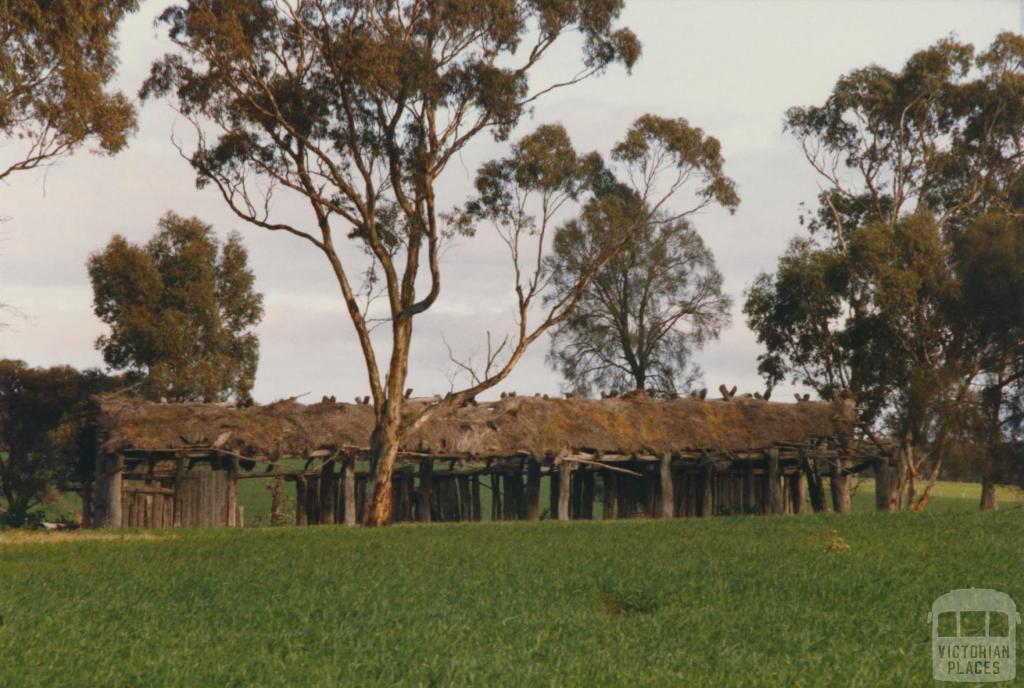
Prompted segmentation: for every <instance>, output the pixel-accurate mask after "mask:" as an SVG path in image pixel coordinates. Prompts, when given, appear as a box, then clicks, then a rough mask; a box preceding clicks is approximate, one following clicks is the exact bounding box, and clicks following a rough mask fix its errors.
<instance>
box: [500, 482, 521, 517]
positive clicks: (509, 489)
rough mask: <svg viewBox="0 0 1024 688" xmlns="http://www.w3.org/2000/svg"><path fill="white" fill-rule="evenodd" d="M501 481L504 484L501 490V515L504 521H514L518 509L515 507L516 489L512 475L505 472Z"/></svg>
mask: <svg viewBox="0 0 1024 688" xmlns="http://www.w3.org/2000/svg"><path fill="white" fill-rule="evenodd" d="M502 483H503V484H504V486H505V489H504V490H503V492H504V494H503V497H504V499H503V501H502V511H501V514H502V515H501V517H502V518H503V519H504V520H506V521H514V520H516V517H517V516H518V515H519V512H518V509H517V508H516V489H515V485H514V480H513V477H512V475H510V474H508V473H506V474H505V475H504V476H503V480H502Z"/></svg>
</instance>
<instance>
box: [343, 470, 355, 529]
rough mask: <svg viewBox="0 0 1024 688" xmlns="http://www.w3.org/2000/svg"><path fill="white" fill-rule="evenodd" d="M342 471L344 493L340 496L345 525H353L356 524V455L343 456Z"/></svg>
mask: <svg viewBox="0 0 1024 688" xmlns="http://www.w3.org/2000/svg"><path fill="white" fill-rule="evenodd" d="M343 471H344V475H343V477H342V480H343V481H344V485H343V490H344V493H343V495H342V496H343V498H344V502H345V525H347V526H354V525H355V524H356V457H354V456H348V457H346V458H345V463H344V469H343Z"/></svg>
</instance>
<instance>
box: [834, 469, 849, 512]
mask: <svg viewBox="0 0 1024 688" xmlns="http://www.w3.org/2000/svg"><path fill="white" fill-rule="evenodd" d="M831 483H832V510H833V511H835V512H836V513H837V514H845V513H849V511H850V477H849V476H848V475H846V472H845V471H844V470H843V463H842V461H840V460H839V459H836V460H835V461H833V462H832V480H831Z"/></svg>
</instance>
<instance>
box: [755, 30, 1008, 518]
mask: <svg viewBox="0 0 1024 688" xmlns="http://www.w3.org/2000/svg"><path fill="white" fill-rule="evenodd" d="M1022 95H1024V39H1022V38H1021V37H1019V36H1015V35H1012V34H1002V35H1000V36H998V37H997V38H996V40H995V41H994V42H993V44H992V45H991V46H990V47H989V48H988V49H987V50H985V51H984V52H982V53H980V54H976V53H975V50H974V48H973V46H970V45H967V44H963V43H959V42H957V41H955V40H953V39H946V40H943V41H940V42H938V43H936V44H935V45H933V46H931V47H930V48H927V49H925V50H922V51H920V52H918V53H915V54H914V55H913V56H912V57H911V58H910V59H909V60H908V61H907V62H906V64H905V65H904V67H903V68H902V69H901V70H900V71H898V72H891V71H889V70H886V69H884V68H881V67H878V66H871V67H866V68H863V69H858V70H854V71H853V72H851V73H849V74H847V75H845V76H843V77H841V78H840V79H839V80H838V81H837V82H836V85H835V87H834V89H833V91H832V94H831V95H830V96H829V98H828V99H827V100H826V102H825V103H824V104H823V105H821V106H811V107H802V108H793V109H791V110H790V111H789V112H788V113H787V120H786V127H787V129H788V130H789V131H790V132H791V133H793V134H794V135H795V136H796V137H797V139H798V140H799V141H800V142H801V145H802V146H803V150H804V152H805V154H806V157H807V160H808V162H809V163H810V165H811V166H812V167H813V168H814V169H815V171H816V172H817V173H818V174H819V176H820V178H821V179H822V180H823V182H824V188H823V190H822V191H821V192H820V193H819V195H818V201H819V203H818V207H817V208H816V209H814V212H813V213H812V214H811V215H810V217H809V218H806V219H807V220H808V222H807V225H808V229H809V234H808V235H807V236H805V237H801V238H798V239H795V240H794V241H793V242H792V243H791V245H790V247H789V249H788V250H787V252H786V254H785V255H784V256H783V257H782V258H781V259H780V261H779V265H778V269H777V270H776V272H775V273H774V274H762V275H760V276H758V278H757V279H756V280H755V282H754V283H753V285H752V286H751V288H750V290H749V291H748V293H747V299H746V304H745V309H744V310H745V312H746V314H747V316H748V322H749V324H750V326H751V327H752V328H753V329H754V331H755V332H756V334H757V336H758V339H759V341H761V342H762V343H763V344H764V345H765V348H766V352H765V353H764V354H763V355H762V356H761V357H760V370H761V372H762V374H763V375H764V376H765V377H766V378H768V379H769V380H770V381H778V380H782V379H785V378H787V377H790V378H792V379H793V380H794V381H798V382H802V383H803V384H806V385H809V386H812V387H813V388H815V389H816V390H817V391H818V392H819V394H821V395H822V396H823V397H825V398H831V397H832V396H834V395H835V394H836V393H837V391H838V390H839V389H842V388H846V389H850V390H852V391H853V392H854V394H855V395H856V396H857V397H858V399H859V400H860V401H861V410H862V419H863V421H864V423H865V427H866V428H868V429H871V428H876V429H877V428H878V427H880V425H881V424H883V423H884V424H885V425H886V426H887V427H888V428H889V429H891V430H893V431H894V432H895V434H896V436H897V438H898V439H899V443H900V454H899V466H898V473H899V475H898V480H897V481H895V483H894V485H895V487H894V489H895V492H894V496H893V503H894V504H899V503H902V504H904V505H905V506H907V507H911V506H915V505H916V504H920V503H921V500H918V502H916V503H915V501H914V497H915V493H916V491H915V490H916V488H915V483H916V481H917V480H918V478H919V477H921V476H920V475H919V473H920V469H921V468H922V466H923V465H924V463H925V462H926V461H925V460H926V459H930V463H931V465H932V466H933V467H934V470H933V472H932V474H931V480H934V478H935V476H936V475H937V468H938V466H941V462H942V455H943V452H944V451H945V449H946V445H947V442H948V441H950V437H949V435H950V434H951V433H954V432H960V431H966V428H967V427H968V426H969V425H970V423H967V422H966V421H965V417H964V414H962V413H960V411H961V410H962V409H963V408H964V405H965V404H967V403H969V402H970V400H971V399H973V398H974V397H975V396H976V394H975V391H974V386H975V384H976V382H977V380H978V379H979V376H982V375H985V374H986V372H985V371H986V366H987V365H988V364H987V363H986V362H985V359H986V356H984V355H983V354H982V350H983V349H984V348H985V345H984V344H983V342H982V339H979V338H978V335H979V334H980V333H981V329H979V326H980V321H979V319H978V318H979V310H978V309H977V308H976V307H971V306H970V305H969V303H968V297H969V292H970V291H971V289H973V287H971V284H972V280H976V279H978V275H977V274H976V273H975V271H976V269H978V268H980V265H978V264H976V263H975V264H974V266H973V267H971V266H969V265H968V263H967V262H964V260H963V259H964V258H965V256H966V254H964V253H963V252H964V251H965V250H967V247H968V246H969V245H975V246H977V243H976V241H974V240H972V239H971V237H972V236H973V233H976V232H977V231H979V230H978V229H977V227H978V224H977V223H978V222H979V218H982V217H984V216H986V215H992V216H1001V217H1013V216H1016V214H1017V213H1018V208H1019V207H1020V205H1019V200H1018V197H1019V195H1020V194H1019V192H1018V191H1017V189H1019V188H1020V184H1021V179H1022V175H1021V171H1022V167H1021V163H1022V155H1024V148H1022V143H1024V141H1022V134H1024V108H1021V106H1020V103H1021V102H1022V99H1021V96H1022ZM804 219H805V218H801V221H802V222H803V221H804ZM1011 317H1013V316H1011ZM1011 340H1012V337H1011V338H1010V339H1004V340H1002V346H1004V347H1009V348H1011V349H1012V348H1013V347H1015V346H1016V347H1017V348H1019V344H1020V340H1019V339H1018V340H1017V341H1016V342H1015V343H1012V341H1011ZM988 358H989V359H991V356H989V357H988ZM967 415H970V414H967ZM961 421H964V422H961ZM903 487H906V488H907V495H906V500H903V497H902V492H901V490H902V488H903ZM926 499H927V492H926V493H925V498H924V501H925V502H926Z"/></svg>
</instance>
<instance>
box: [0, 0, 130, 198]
mask: <svg viewBox="0 0 1024 688" xmlns="http://www.w3.org/2000/svg"><path fill="white" fill-rule="evenodd" d="M138 4H139V3H138V0H3V1H2V2H0V40H2V44H3V51H0V136H2V137H3V138H4V139H6V140H7V141H8V142H9V144H10V145H11V148H12V149H13V150H14V154H13V157H11V158H8V159H5V160H0V179H5V178H7V177H8V176H10V175H11V174H13V173H14V172H18V171H23V170H30V169H33V168H36V167H39V166H40V165H45V164H48V163H50V162H52V161H54V160H55V159H57V158H59V157H61V156H63V155H66V154H68V153H71V152H72V151H74V150H75V149H76V148H78V147H80V146H82V145H85V144H92V145H94V146H95V150H97V151H99V152H102V153H110V154H112V153H116V152H118V151H119V150H121V149H122V148H124V146H125V144H126V142H127V137H128V135H129V134H130V133H131V132H132V131H133V130H134V128H135V109H134V107H133V106H132V104H131V103H130V102H129V100H128V99H127V98H126V97H125V96H124V95H123V94H122V93H120V92H118V91H116V90H111V89H110V88H109V87H110V83H111V81H112V80H113V79H114V77H115V75H116V71H117V64H118V58H117V48H118V44H117V27H118V25H119V24H120V22H121V20H122V19H123V18H124V16H125V15H127V14H129V13H131V12H134V11H135V10H136V9H137V8H138Z"/></svg>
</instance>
